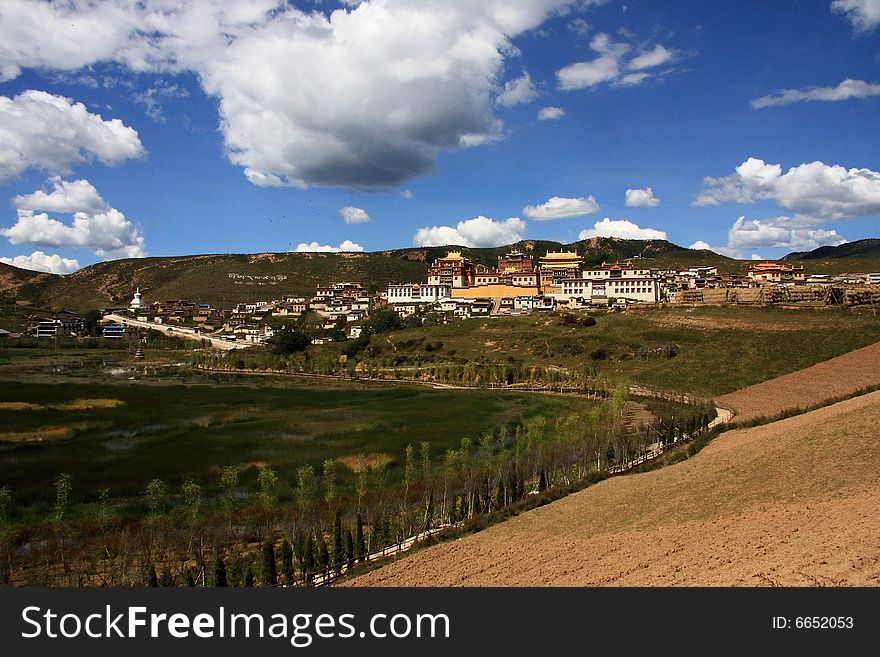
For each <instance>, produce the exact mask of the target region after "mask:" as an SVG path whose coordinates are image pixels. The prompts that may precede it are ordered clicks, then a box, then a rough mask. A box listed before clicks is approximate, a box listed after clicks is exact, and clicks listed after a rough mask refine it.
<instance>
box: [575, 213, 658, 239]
mask: <svg viewBox="0 0 880 657" xmlns="http://www.w3.org/2000/svg"><path fill="white" fill-rule="evenodd" d="M591 237H620V238H622V239H626V240H665V239H666V232H665V231H662V230H657V229H656V228H641V227H639V226H638V225H637V224H634V223H633V222H631V221H627V220H626V219H609V218H608V217H605V218H604V219H603V220H602V221H597V222H596V223H595V224H594V225H593V227H592V228H590V229H587V230H582V231H581V232H580V234H579V235H578V239H579V240H586V239H589V238H591Z"/></svg>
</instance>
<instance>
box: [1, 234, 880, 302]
mask: <svg viewBox="0 0 880 657" xmlns="http://www.w3.org/2000/svg"><path fill="white" fill-rule="evenodd" d="M878 244H880V240H862V241H861V242H853V243H851V244H848V245H844V246H842V247H823V248H825V249H834V248H836V249H843V250H841V251H822V249H817V251H814V252H810V254H800V253H792V254H789V255H787V256H785V258H786V259H787V260H788V261H791V260H792V258H793V257H794V256H798V257H803V260H804V262H803V263H802V264H804V265H805V266H806V267H807V269H808V271H811V272H817V273H822V272H840V271H855V270H856V269H859V268H861V269H863V270H866V271H868V270H869V271H878V270H880V247H878V246H877V245H878ZM845 247H848V248H845ZM511 248H517V249H519V250H521V251H523V252H526V253H531V254H533V255H535V256H536V257H540V256H542V255H544V254H545V253H546V252H547V251H560V250H567V251H577V253H579V254H580V255H581V256H583V258H584V262H585V264H587V265H598V264H601V263H603V262H614V261H618V260H628V259H633V260H635V261H636V262H638V263H641V264H643V265H644V266H646V267H650V268H654V269H668V268H675V267H682V268H683V267H693V266H714V267H717V268H718V270H719V271H720V272H728V273H741V274H742V273H745V271H746V270H747V268H748V265H749V264H750V262H749V261H746V260H734V259H732V258H728V257H725V256H722V255H718V254H717V253H714V252H712V251H708V250H695V249H687V248H684V247H681V246H677V245H675V244H672V243H671V242H668V241H666V240H625V239H620V238H613V237H594V238H591V239H588V240H581V241H578V242H573V243H570V244H563V243H560V242H553V241H546V240H524V241H521V242H517V243H516V244H510V245H506V246H499V247H494V248H470V247H462V246H442V247H440V246H432V247H415V248H408V249H393V250H387V251H376V252H373V253H258V254H211V255H190V256H171V257H156V258H138V259H127V260H112V261H109V262H101V263H98V264H95V265H91V266H89V267H85V268H83V269H80V270H79V271H77V272H76V273H74V274H70V275H68V276H58V275H54V274H42V273H36V272H30V271H26V270H23V269H17V268H15V267H10V266H8V265H0V296H2V297H3V298H4V299H5V300H6V301H9V300H13V299H26V300H28V301H32V302H35V303H36V304H37V305H41V306H44V307H47V308H56V309H57V308H70V309H72V310H86V309H89V308H100V307H104V306H107V305H113V304H121V303H125V302H127V301H128V300H129V299H130V298H131V295H132V293H133V292H134V290H135V288H137V287H140V288H141V291H142V292H143V293H144V298H145V299H147V300H148V301H154V300H166V299H188V300H190V301H198V302H203V303H210V304H212V305H215V306H221V307H229V306H231V305H232V304H234V303H237V302H242V301H257V300H262V299H271V298H277V297H279V296H281V295H282V294H295V295H299V296H307V295H311V294H313V293H314V290H315V288H316V287H317V286H318V285H319V284H322V283H328V282H332V281H359V282H361V283H363V284H364V285H365V286H366V287H367V288H368V289H370V290H373V291H375V290H381V289H383V288H384V287H385V286H386V285H388V283H389V282H397V283H403V282H409V281H413V282H418V281H424V280H426V278H427V270H428V265H429V264H430V263H431V262H433V261H434V260H435V259H436V258H438V257H440V256H443V255H445V254H446V252H447V251H449V250H459V251H461V252H462V253H463V254H464V255H465V256H467V257H468V258H470V259H472V260H473V261H474V262H476V263H478V264H483V265H486V266H494V265H495V264H497V261H498V256H499V255H503V254H504V253H506V252H507V251H508V250H510V249H511ZM826 253H828V254H830V255H827V256H826V255H823V254H826ZM811 254H815V255H811Z"/></svg>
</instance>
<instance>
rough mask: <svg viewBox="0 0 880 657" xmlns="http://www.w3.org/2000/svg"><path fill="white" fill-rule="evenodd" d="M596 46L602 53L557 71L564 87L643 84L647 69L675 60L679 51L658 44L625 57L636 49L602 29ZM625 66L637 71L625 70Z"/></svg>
mask: <svg viewBox="0 0 880 657" xmlns="http://www.w3.org/2000/svg"><path fill="white" fill-rule="evenodd" d="M590 48H592V49H593V50H594V51H595V52H596V53H597V54H598V55H599V56H598V57H596V58H595V59H592V60H589V61H585V62H576V63H574V64H569V65H568V66H564V67H563V68H561V69H559V70H558V71H556V79H557V82H558V86H559V88H560V89H563V90H566V91H571V90H574V89H586V88H587V87H594V86H596V85H598V84H601V83H602V82H609V83H611V84H614V85H617V86H635V85H639V84H641V83H642V82H644V81H645V80H647V79H648V78H650V77H651V74H650V73H647V72H645V71H646V69H652V68H657V67H659V66H662V65H663V64H668V63H669V62H671V61H673V60H674V59H675V58H676V56H677V54H678V53H677V52H676V51H675V50H672V49H670V48H666V47H664V46H662V45H660V44H657V45H656V46H654V48H652V49H651V50H647V51H646V50H643V51H641V52H640V53H639V54H638V55H636V56H634V57H631V58H630V59H629V60H628V61H624V59H625V57H626V55H627V54H628V53H629V52H630V51H631V50H632V46H630V45H629V44H628V43H623V42H615V41H613V40H612V39H611V37H610V36H608V35H607V34H605V33H604V32H600V33H599V34H597V35H596V36H594V37H593V40H592V41H590ZM623 70H629V71H636V72H635V73H625V74H624V73H623V72H622V71H623Z"/></svg>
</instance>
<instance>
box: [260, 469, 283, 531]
mask: <svg viewBox="0 0 880 657" xmlns="http://www.w3.org/2000/svg"><path fill="white" fill-rule="evenodd" d="M257 484H258V485H259V487H260V506H261V507H262V509H263V517H264V519H265V521H266V535H267V536H268V534H269V532H270V531H271V527H272V516H273V515H274V514H275V508H276V507H277V506H278V475H277V474H275V471H274V470H273V469H272V468H263V469H262V470H260V474H258V475H257Z"/></svg>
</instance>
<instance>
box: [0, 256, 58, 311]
mask: <svg viewBox="0 0 880 657" xmlns="http://www.w3.org/2000/svg"><path fill="white" fill-rule="evenodd" d="M61 278H62V277H61V276H59V275H58V274H44V273H42V272H37V271H31V270H30V269H20V268H18V267H13V266H12V265H7V264H6V263H3V262H0V302H5V303H11V302H12V301H15V300H16V299H19V300H22V301H31V302H34V301H37V300H38V299H39V298H40V297H41V296H42V294H43V292H44V291H45V290H46V289H48V288H49V287H51V286H52V285H54V284H56V283H58V282H59V281H60V280H61Z"/></svg>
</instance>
